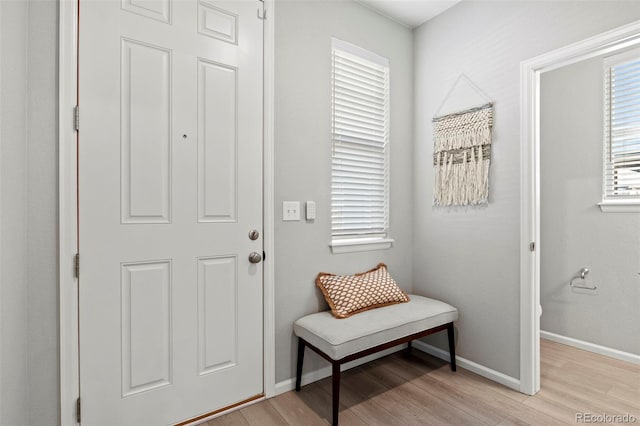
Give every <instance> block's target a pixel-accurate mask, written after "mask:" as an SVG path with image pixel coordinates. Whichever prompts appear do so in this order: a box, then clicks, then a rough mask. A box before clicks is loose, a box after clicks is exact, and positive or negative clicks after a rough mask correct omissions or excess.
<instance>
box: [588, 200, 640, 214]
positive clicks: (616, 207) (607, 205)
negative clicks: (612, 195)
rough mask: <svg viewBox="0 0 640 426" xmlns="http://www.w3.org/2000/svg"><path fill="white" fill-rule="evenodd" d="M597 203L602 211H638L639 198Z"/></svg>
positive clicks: (639, 207) (639, 205)
mask: <svg viewBox="0 0 640 426" xmlns="http://www.w3.org/2000/svg"><path fill="white" fill-rule="evenodd" d="M598 205H599V206H600V210H602V212H603V213H640V200H638V201H635V200H633V201H631V200H629V201H603V202H601V203H598Z"/></svg>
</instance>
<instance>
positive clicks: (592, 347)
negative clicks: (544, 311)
mask: <svg viewBox="0 0 640 426" xmlns="http://www.w3.org/2000/svg"><path fill="white" fill-rule="evenodd" d="M540 337H541V338H543V339H547V340H551V341H554V342H558V343H562V344H563V345H567V346H573V347H574V348H578V349H583V350H585V351H589V352H594V353H597V354H600V355H604V356H608V357H610V358H615V359H619V360H621V361H627V362H630V363H632V364H637V365H640V355H636V354H632V353H630V352H623V351H619V350H617V349H612V348H608V347H606V346H600V345H596V344H595V343H589V342H585V341H584V340H578V339H574V338H572V337H566V336H562V335H560V334H555V333H551V332H549V331H543V330H540Z"/></svg>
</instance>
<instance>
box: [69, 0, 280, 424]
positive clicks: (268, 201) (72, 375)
mask: <svg viewBox="0 0 640 426" xmlns="http://www.w3.org/2000/svg"><path fill="white" fill-rule="evenodd" d="M256 1H258V0H256ZM274 10H275V0H265V11H266V13H268V14H267V19H266V20H265V21H264V124H263V137H264V159H263V167H264V168H263V191H264V194H263V200H264V201H263V233H264V236H263V237H264V239H263V244H264V251H265V252H266V259H265V262H264V264H263V269H264V300H263V304H264V305H263V309H264V348H263V350H264V351H263V360H264V361H263V362H264V378H263V385H264V394H265V397H267V398H269V397H271V396H273V395H274V393H275V291H274V282H275V281H274V265H275V262H274V247H275V246H274V230H275V226H274V223H275V222H274V221H275V210H274V99H275V98H274V86H275V84H274V81H275V79H274V70H275V63H274V62H275V56H274V47H275V19H274V17H275V13H274ZM58 22H59V31H60V38H59V46H58V47H59V65H58V70H59V76H58V78H59V83H58V84H59V103H58V124H59V129H58V145H59V148H58V174H59V176H58V179H59V183H58V185H59V188H58V197H59V223H58V233H59V247H58V250H59V257H58V263H59V277H58V280H59V285H60V289H59V297H60V300H59V307H60V320H59V321H60V323H59V331H60V424H61V425H62V426H73V425H75V424H76V417H75V405H76V400H77V398H78V397H79V396H80V376H79V368H80V363H79V358H78V350H79V346H78V326H79V323H78V280H77V279H76V278H75V277H74V255H75V254H76V252H77V247H78V244H77V242H78V232H77V230H78V223H77V217H76V215H77V192H76V188H77V183H78V181H77V175H76V170H77V146H76V143H77V133H76V131H75V129H74V124H73V123H74V107H75V105H76V104H77V98H78V97H77V96H78V93H77V83H78V74H77V66H78V63H77V58H78V3H77V0H61V1H60V4H59V17H58Z"/></svg>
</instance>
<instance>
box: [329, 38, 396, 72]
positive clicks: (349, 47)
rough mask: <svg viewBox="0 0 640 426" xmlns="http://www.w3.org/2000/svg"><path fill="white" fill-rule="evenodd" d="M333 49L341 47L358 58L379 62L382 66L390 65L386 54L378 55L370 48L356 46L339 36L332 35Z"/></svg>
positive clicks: (340, 48)
mask: <svg viewBox="0 0 640 426" xmlns="http://www.w3.org/2000/svg"><path fill="white" fill-rule="evenodd" d="M331 49H332V50H333V49H339V50H342V51H343V52H347V53H350V54H351V55H355V56H357V57H358V58H363V59H366V60H368V61H371V62H373V63H375V64H378V65H380V66H382V67H389V59H388V58H385V57H384V56H381V55H378V54H377V53H374V52H372V51H370V50H367V49H364V48H362V47H360V46H356V45H355V44H352V43H349V42H348V41H344V40H341V39H339V38H335V37H331Z"/></svg>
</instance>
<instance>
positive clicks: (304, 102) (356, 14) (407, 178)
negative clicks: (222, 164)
mask: <svg viewBox="0 0 640 426" xmlns="http://www.w3.org/2000/svg"><path fill="white" fill-rule="evenodd" d="M332 36H335V37H338V38H340V39H343V40H346V41H348V42H351V43H354V44H356V45H358V46H361V47H363V48H365V49H368V50H371V51H373V52H375V53H378V54H380V55H382V56H385V57H387V58H389V59H390V64H391V65H390V66H391V105H392V106H391V137H390V143H391V169H390V170H391V188H390V191H391V212H390V218H391V225H390V229H391V237H392V238H394V239H395V241H396V242H395V244H394V246H393V248H391V249H389V250H381V251H371V252H365V253H349V254H336V255H332V254H331V252H330V250H329V241H330V239H331V233H330V192H329V191H330V183H331V175H330V170H331V168H330V165H331V89H330V87H331V86H330V83H331V81H330V77H331V37H332ZM275 50H276V87H275V92H276V108H275V169H276V174H275V188H276V189H275V191H276V193H275V204H276V218H277V220H276V235H275V244H276V253H275V256H276V257H275V261H276V263H275V274H276V287H275V292H276V382H279V381H282V380H286V379H289V378H291V377H294V375H295V374H294V373H295V365H294V364H295V363H294V360H295V357H294V351H295V345H294V337H293V330H292V324H293V321H295V320H296V319H297V318H299V317H301V316H303V315H306V314H309V313H312V312H317V311H318V310H320V309H326V306H325V303H324V300H323V299H322V295H321V294H320V293H319V291H318V290H317V289H316V287H315V284H314V279H315V276H316V275H317V273H318V272H321V271H324V272H335V273H352V272H357V271H363V270H367V269H370V268H372V267H374V266H375V265H376V264H377V263H378V262H385V263H386V264H387V265H388V266H389V271H390V272H391V274H392V275H393V276H394V277H395V278H396V280H397V281H398V283H399V284H400V285H401V286H402V287H403V288H404V289H405V290H410V289H411V283H412V274H411V263H412V254H411V248H412V232H411V214H412V203H413V202H412V198H411V196H412V191H411V188H412V173H411V165H412V161H411V156H412V143H411V142H412V138H413V135H412V105H411V103H412V79H413V73H412V67H413V65H412V34H411V31H410V30H408V29H407V28H404V27H402V26H400V25H399V24H396V23H395V22H392V21H390V20H388V19H386V18H384V17H382V16H380V15H378V14H376V13H375V12H372V11H371V10H369V9H367V8H364V7H362V6H361V5H359V4H357V3H354V2H342V1H338V2H334V1H331V2H315V1H309V2H302V1H279V2H278V3H277V5H276V47H275ZM284 200H301V201H304V200H315V201H316V202H317V219H316V220H315V221H314V222H306V221H304V220H302V221H300V222H282V221H281V211H282V201H284ZM324 366H326V361H324V360H322V361H320V359H319V358H317V357H316V356H315V355H310V356H309V357H308V362H307V360H305V367H306V371H308V370H312V369H317V368H319V367H324Z"/></svg>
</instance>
